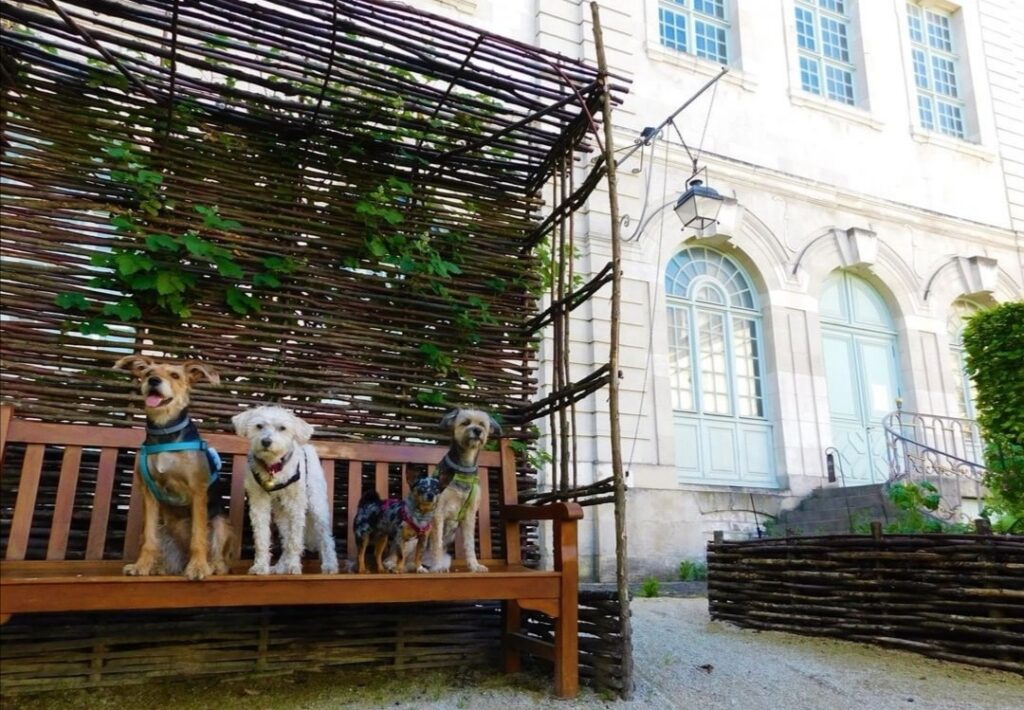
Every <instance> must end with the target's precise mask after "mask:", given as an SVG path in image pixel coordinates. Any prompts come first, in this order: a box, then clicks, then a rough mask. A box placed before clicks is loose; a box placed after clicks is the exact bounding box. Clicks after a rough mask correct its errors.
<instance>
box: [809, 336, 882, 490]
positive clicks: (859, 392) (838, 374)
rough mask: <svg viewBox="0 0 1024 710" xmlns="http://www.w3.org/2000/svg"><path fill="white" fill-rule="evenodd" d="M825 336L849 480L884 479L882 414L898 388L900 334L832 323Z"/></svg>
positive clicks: (835, 440) (837, 437)
mask: <svg viewBox="0 0 1024 710" xmlns="http://www.w3.org/2000/svg"><path fill="white" fill-rule="evenodd" d="M822 337H823V345H824V348H823V350H824V355H825V376H826V381H827V384H828V402H829V411H830V413H831V415H832V416H831V420H832V445H833V446H835V447H836V449H838V450H839V458H840V462H841V466H842V475H843V477H844V479H845V481H846V485H867V484H869V483H880V482H882V481H885V480H887V479H888V477H889V472H888V461H887V458H886V450H885V446H886V444H885V432H884V430H883V429H882V417H884V416H885V415H886V414H888V413H889V412H890V411H892V410H893V408H894V407H895V403H896V397H897V396H898V394H899V387H898V386H897V379H896V353H895V338H893V337H886V336H881V335H871V334H866V333H860V332H856V331H852V330H851V331H848V332H842V331H841V330H839V329H835V330H833V329H827V330H825V331H824V333H823V336H822Z"/></svg>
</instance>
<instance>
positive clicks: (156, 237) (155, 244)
mask: <svg viewBox="0 0 1024 710" xmlns="http://www.w3.org/2000/svg"><path fill="white" fill-rule="evenodd" d="M146 246H147V247H149V248H150V249H152V250H153V251H158V250H160V249H165V250H167V251H178V250H179V249H180V248H181V245H180V244H179V243H178V241H177V240H176V239H175V238H174V237H172V236H171V235H169V234H148V235H146Z"/></svg>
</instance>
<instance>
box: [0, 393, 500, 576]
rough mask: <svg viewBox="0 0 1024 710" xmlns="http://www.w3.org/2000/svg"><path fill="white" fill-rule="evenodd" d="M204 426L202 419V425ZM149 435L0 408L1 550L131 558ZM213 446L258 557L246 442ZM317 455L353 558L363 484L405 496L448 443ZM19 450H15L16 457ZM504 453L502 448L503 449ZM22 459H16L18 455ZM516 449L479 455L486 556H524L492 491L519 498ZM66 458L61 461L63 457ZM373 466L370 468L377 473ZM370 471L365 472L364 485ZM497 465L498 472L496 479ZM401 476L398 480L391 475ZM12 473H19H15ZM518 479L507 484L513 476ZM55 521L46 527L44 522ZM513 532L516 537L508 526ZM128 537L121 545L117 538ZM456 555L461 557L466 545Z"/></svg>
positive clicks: (236, 520)
mask: <svg viewBox="0 0 1024 710" xmlns="http://www.w3.org/2000/svg"><path fill="white" fill-rule="evenodd" d="M200 429H202V426H200ZM144 436H145V432H144V430H142V429H141V428H138V427H135V428H129V427H110V426H99V425H84V424H53V423H48V422H36V421H29V420H24V419H18V418H17V417H15V416H14V410H13V408H12V407H10V406H6V405H4V406H0V444H2V445H3V448H0V461H2V460H3V458H4V457H6V458H7V459H8V460H9V463H10V465H11V466H14V467H20V472H16V471H10V470H9V469H7V470H5V474H4V479H3V480H4V486H5V488H4V490H3V494H4V496H5V497H6V496H8V495H10V496H11V497H14V496H13V493H14V491H15V488H14V487H13V485H12V484H13V483H15V482H16V485H17V497H16V500H15V502H14V510H13V512H12V513H11V517H10V518H9V519H7V520H5V521H4V525H5V529H4V530H3V534H4V535H5V536H6V540H2V539H0V545H4V546H5V549H4V556H5V557H6V558H7V559H10V560H21V559H26V558H30V559H43V558H45V559H48V560H62V559H83V558H84V559H87V560H101V559H104V558H108V557H112V556H115V557H119V558H120V557H123V558H124V559H126V560H134V559H135V558H136V557H137V555H138V551H139V546H140V540H139V536H140V533H141V529H142V523H143V517H144V514H145V511H144V505H143V498H144V496H143V493H142V486H141V485H140V484H139V483H138V481H137V480H136V479H135V476H134V472H133V471H132V470H131V468H130V467H131V466H132V462H131V459H130V458H129V457H131V456H134V454H135V453H136V452H137V450H138V447H139V446H140V445H141V443H142V441H143V438H144ZM203 438H204V439H206V440H207V441H208V442H209V443H210V445H211V446H213V447H215V448H217V450H218V451H220V452H221V454H222V458H223V460H224V462H225V470H224V472H223V475H224V476H225V477H228V478H229V479H230V484H231V485H230V488H231V494H230V495H231V500H230V517H231V522H232V525H233V526H234V528H235V530H236V531H237V541H236V549H235V553H236V556H237V557H244V556H248V555H250V554H251V550H250V548H249V544H250V543H249V542H247V541H248V539H249V533H248V531H247V529H246V527H247V520H246V513H245V488H244V484H245V477H246V476H247V475H248V462H247V453H248V447H249V444H248V441H246V440H245V439H243V438H241V437H237V436H234V435H231V434H224V433H204V434H203ZM314 445H315V446H316V449H317V453H318V454H319V455H320V459H321V465H322V467H323V470H324V475H325V477H326V481H327V491H328V497H329V500H330V501H331V505H330V510H331V515H332V518H333V517H335V516H337V517H338V518H339V519H338V520H337V521H336V524H335V525H333V527H334V529H335V531H336V538H337V542H338V550H339V554H346V553H347V554H348V555H349V557H351V556H352V555H353V554H354V551H355V547H356V545H355V531H354V529H353V520H354V518H355V513H356V509H357V507H358V505H359V499H360V497H361V496H362V493H363V492H364V490H368V489H372V490H376V492H377V493H378V494H379V495H380V496H381V497H382V498H385V499H386V498H388V497H389V494H399V492H400V494H401V495H402V496H405V495H408V492H409V484H410V477H413V478H414V477H415V475H416V474H418V473H420V472H422V471H424V470H426V471H427V472H428V473H430V474H434V473H436V470H437V464H438V462H439V461H440V460H441V459H442V457H443V456H444V453H445V448H444V447H442V446H419V445H407V444H392V443H377V442H372V443H362V442H343V441H316V442H314ZM12 447H16V448H14V449H13V450H14V451H15V453H14V454H12ZM502 452H503V453H502ZM12 455H13V456H15V458H14V459H13V460H12V459H11V456H12ZM503 455H504V457H505V458H506V459H508V458H509V457H510V456H511V449H510V448H509V447H508V446H507V443H506V442H504V441H503V442H502V443H501V452H498V451H487V452H483V453H482V454H481V456H480V460H479V463H480V469H479V472H480V473H479V475H480V496H481V505H480V510H479V518H478V531H479V532H478V534H477V544H478V548H479V556H480V558H481V559H488V558H493V557H495V556H501V555H502V553H503V552H505V550H502V549H498V548H499V547H505V548H506V549H507V550H508V554H510V555H511V556H512V557H513V559H519V556H520V552H519V537H518V527H519V526H518V524H513V525H511V526H508V527H507V528H506V527H505V526H504V525H502V528H501V530H503V531H504V532H503V533H502V534H498V533H499V531H498V530H495V531H494V532H495V536H494V537H492V531H491V527H492V524H498V523H496V522H495V521H494V516H495V512H496V509H495V508H492V505H491V503H492V500H491V493H492V491H491V488H492V486H493V484H494V481H499V485H500V487H499V489H498V495H496V496H494V498H495V499H496V501H497V502H498V503H499V504H500V503H516V502H518V501H517V491H516V482H515V480H514V477H515V466H514V464H513V463H511V462H510V460H506V461H505V463H504V465H503ZM58 461H59V462H60V463H59V464H58V463H57V462H58ZM371 470H372V474H370V471H371ZM364 471H365V472H366V474H368V475H366V477H365V484H364ZM496 471H498V472H500V476H499V477H498V478H495V477H494V475H495V473H496ZM396 473H398V474H399V475H400V479H399V481H395V480H394V477H393V476H394V475H395V474H396ZM12 474H14V475H12ZM509 475H511V476H512V477H513V480H512V481H511V482H510V481H509V480H508V476H509ZM51 511H52V515H51ZM47 524H49V529H47V528H46V526H47ZM513 528H514V529H515V531H516V532H515V534H513V533H512V532H511V531H512V530H513ZM122 534H123V536H124V541H123V544H121V540H120V539H119V538H120V536H121V535H122ZM456 555H457V556H458V557H459V558H462V557H463V554H462V548H461V544H459V545H458V546H457V548H456Z"/></svg>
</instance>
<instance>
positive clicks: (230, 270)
mask: <svg viewBox="0 0 1024 710" xmlns="http://www.w3.org/2000/svg"><path fill="white" fill-rule="evenodd" d="M213 261H214V263H215V264H216V265H217V271H218V273H220V275H221V276H223V277H224V278H226V279H241V278H243V277H244V276H245V272H244V271H242V267H241V266H239V265H238V264H236V263H235V262H234V261H232V260H231V259H230V258H229V257H223V256H215V257H214V258H213Z"/></svg>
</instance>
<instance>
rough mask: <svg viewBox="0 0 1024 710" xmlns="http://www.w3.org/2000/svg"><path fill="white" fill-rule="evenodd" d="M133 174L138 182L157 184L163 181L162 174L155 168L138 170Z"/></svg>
mask: <svg viewBox="0 0 1024 710" xmlns="http://www.w3.org/2000/svg"><path fill="white" fill-rule="evenodd" d="M135 176H136V179H137V180H138V181H139V182H141V183H147V184H150V185H159V184H160V183H162V182H163V181H164V176H163V175H161V174H160V173H158V172H156V171H155V170H140V171H139V172H137V173H136V174H135Z"/></svg>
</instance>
